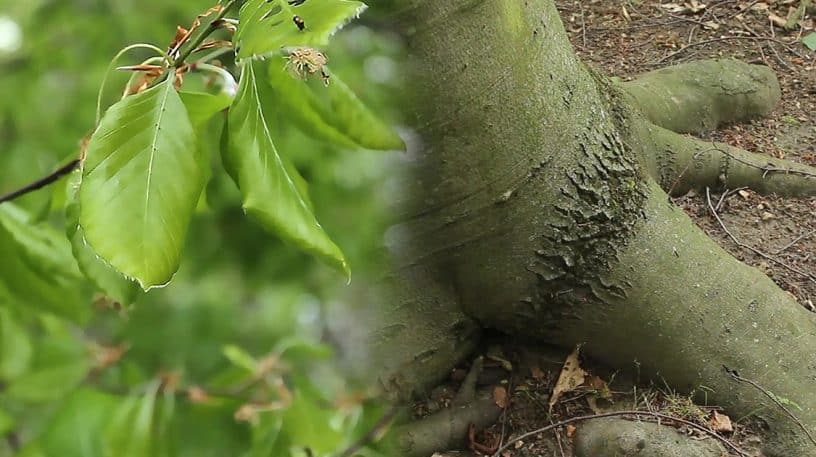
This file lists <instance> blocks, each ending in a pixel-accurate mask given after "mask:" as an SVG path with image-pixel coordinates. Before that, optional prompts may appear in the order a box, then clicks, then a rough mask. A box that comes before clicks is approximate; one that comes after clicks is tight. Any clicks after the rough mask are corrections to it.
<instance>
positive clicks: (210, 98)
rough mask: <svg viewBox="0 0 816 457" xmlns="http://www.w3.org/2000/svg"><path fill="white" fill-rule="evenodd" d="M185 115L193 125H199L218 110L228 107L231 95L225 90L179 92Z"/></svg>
mask: <svg viewBox="0 0 816 457" xmlns="http://www.w3.org/2000/svg"><path fill="white" fill-rule="evenodd" d="M179 96H181V101H182V102H183V103H184V107H185V108H187V115H188V116H189V117H190V123H192V124H193V127H200V126H201V125H203V124H204V123H205V122H207V121H209V120H210V119H211V118H212V117H213V116H215V115H216V114H218V113H219V112H221V111H223V110H225V109H227V108H229V106H230V104H231V103H232V97H230V96H229V94H227V93H226V92H219V93H217V94H208V93H206V92H186V91H181V92H179Z"/></svg>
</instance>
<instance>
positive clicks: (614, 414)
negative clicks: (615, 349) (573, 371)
mask: <svg viewBox="0 0 816 457" xmlns="http://www.w3.org/2000/svg"><path fill="white" fill-rule="evenodd" d="M626 416H635V417H636V418H637V417H639V416H645V417H654V418H657V419H663V420H668V421H673V422H677V423H680V424H683V425H685V426H687V427H691V428H693V429H695V430H698V431H700V432H703V433H705V434H706V435H708V436H710V437H712V438H714V439H716V440H717V441H719V442H721V443H722V444H724V445H725V446H726V447H728V448H729V449H731V450H732V451H734V452H736V453H737V454H738V455H740V456H741V457H748V454H746V453H745V451H743V450H742V449H740V448H739V447H737V445H736V444H734V443H732V442H731V441H729V440H728V439H727V438H725V437H723V436H722V435H720V434H719V433H717V432H715V431H714V430H711V429H709V428H706V427H703V426H702V425H699V424H695V423H694V422H691V421H687V420H685V419H680V418H679V417H673V416H669V415H666V414H660V413H654V412H650V411H614V412H610V413H601V414H591V415H588V416H576V417H571V418H569V419H564V420H562V421H560V422H556V423H554V424H550V425H548V426H546V427H541V428H539V429H536V430H533V431H531V432H527V433H524V434H522V435H519V436H517V437H515V438H513V439H512V440H510V441H508V442H507V444H505V445H504V446H502V447H500V448H499V450H498V451H496V452H495V453H493V455H492V457H499V456H500V455H501V453H502V452H504V451H506V450H507V449H509V448H510V446H512V445H513V444H515V443H516V442H517V441H521V440H523V439H526V438H529V437H531V436H534V435H538V434H540V433H544V432H547V431H549V430H552V429H554V428H558V427H563V426H565V425H568V424H572V423H575V422H582V421H587V420H590V419H600V418H604V417H624V418H626Z"/></svg>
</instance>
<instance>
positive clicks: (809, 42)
mask: <svg viewBox="0 0 816 457" xmlns="http://www.w3.org/2000/svg"><path fill="white" fill-rule="evenodd" d="M802 43H804V45H805V46H807V48H808V49H810V50H811V51H816V32H810V33H808V34H807V35H805V36H804V37H803V38H802Z"/></svg>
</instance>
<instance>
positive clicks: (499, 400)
mask: <svg viewBox="0 0 816 457" xmlns="http://www.w3.org/2000/svg"><path fill="white" fill-rule="evenodd" d="M493 403H495V404H496V406H498V407H499V408H501V409H504V408H507V389H505V388H504V387H502V386H496V387H494V388H493Z"/></svg>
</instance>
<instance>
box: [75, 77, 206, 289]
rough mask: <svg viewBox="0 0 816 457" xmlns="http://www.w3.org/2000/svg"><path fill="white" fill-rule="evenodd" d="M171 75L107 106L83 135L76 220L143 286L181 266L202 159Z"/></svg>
mask: <svg viewBox="0 0 816 457" xmlns="http://www.w3.org/2000/svg"><path fill="white" fill-rule="evenodd" d="M197 151H198V149H197V148H196V147H195V136H194V133H193V127H192V125H191V124H190V120H189V119H188V117H187V110H186V109H185V107H184V104H183V103H182V101H181V98H180V97H179V95H178V93H176V90H175V89H174V88H173V82H172V79H167V80H166V81H164V82H162V83H160V84H158V85H156V86H155V87H152V88H150V89H148V90H146V91H144V92H140V93H138V94H136V95H132V96H130V97H126V98H124V99H123V100H121V101H119V102H118V103H116V104H115V105H113V106H111V107H110V109H108V112H107V113H105V116H104V117H103V118H102V121H101V122H100V124H99V127H98V128H97V129H96V131H95V132H94V134H93V135H92V136H91V140H90V142H89V143H88V149H87V152H86V158H85V162H84V164H83V169H82V183H81V184H80V188H79V224H80V227H81V228H82V229H83V230H84V232H85V239H86V241H87V242H88V244H89V245H90V246H91V248H92V249H93V250H94V251H95V252H96V253H97V254H99V256H100V257H102V259H104V260H105V261H106V262H107V263H108V264H109V265H111V266H112V267H114V268H116V269H117V270H119V271H120V272H122V273H123V274H124V275H125V276H127V277H132V278H134V279H136V280H137V281H138V282H139V284H140V285H141V286H142V288H143V289H145V290H148V289H150V288H151V287H154V286H160V285H164V284H167V283H168V282H169V281H170V279H171V278H172V277H173V274H174V273H175V272H176V270H177V269H178V266H179V261H180V257H181V250H182V247H183V246H184V238H185V236H186V234H187V227H188V225H189V223H190V217H191V216H192V214H193V210H194V209H195V206H196V203H197V202H198V196H199V195H200V194H201V191H202V189H203V187H204V172H203V164H201V163H200V160H199V159H200V157H199V153H198V152H197Z"/></svg>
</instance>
